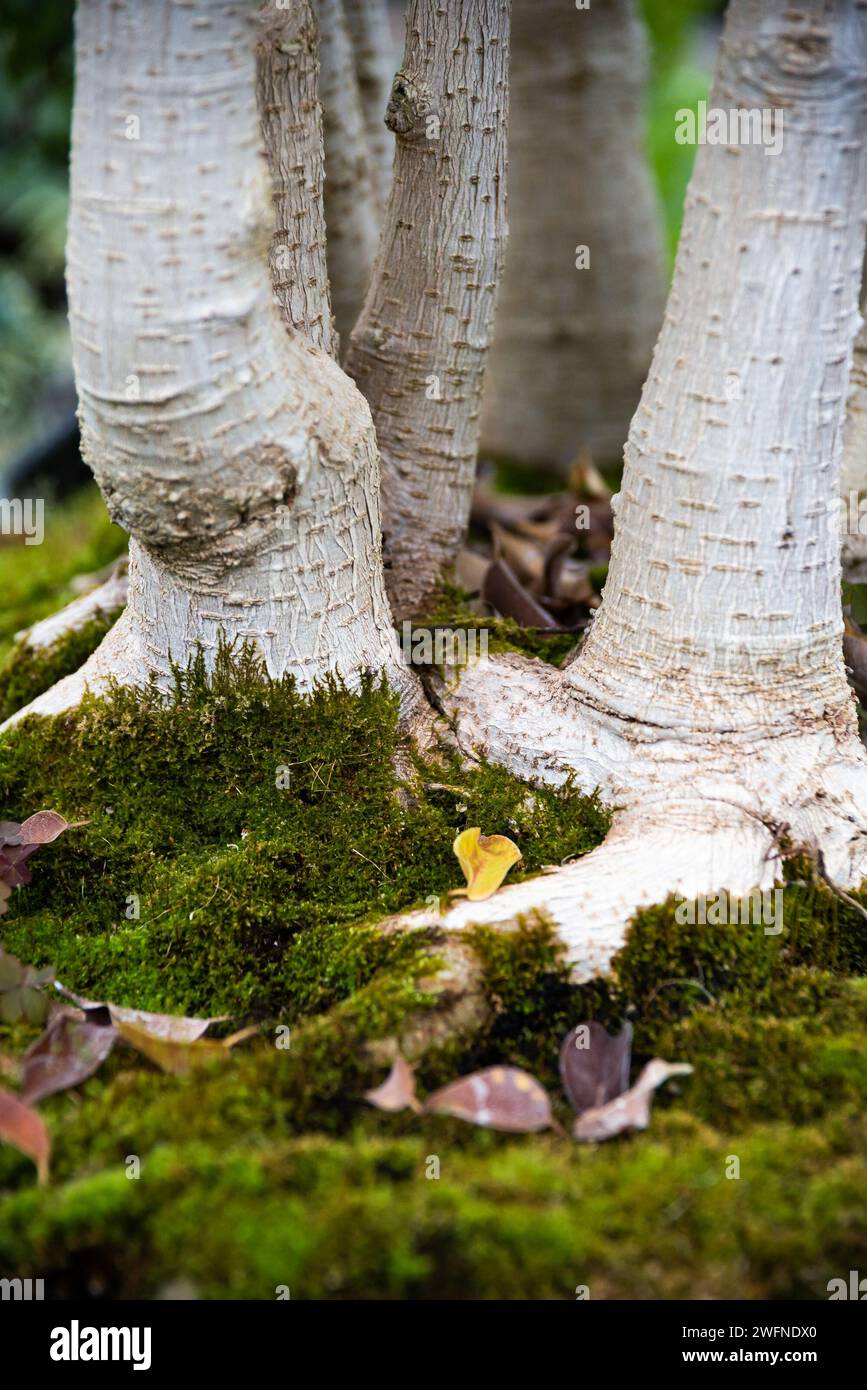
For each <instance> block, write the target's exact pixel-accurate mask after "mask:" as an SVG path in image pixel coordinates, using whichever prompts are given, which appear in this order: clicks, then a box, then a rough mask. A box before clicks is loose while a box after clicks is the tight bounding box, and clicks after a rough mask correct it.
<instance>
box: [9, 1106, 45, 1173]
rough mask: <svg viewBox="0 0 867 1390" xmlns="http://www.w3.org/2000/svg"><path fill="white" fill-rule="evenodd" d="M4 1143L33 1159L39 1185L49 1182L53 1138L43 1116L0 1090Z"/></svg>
mask: <svg viewBox="0 0 867 1390" xmlns="http://www.w3.org/2000/svg"><path fill="white" fill-rule="evenodd" d="M0 1140H2V1141H3V1143H6V1144H12V1145H13V1146H14V1147H15V1148H16V1149H18V1150H19V1151H20V1152H21V1153H23V1154H26V1155H27V1157H28V1158H32V1159H33V1162H34V1163H35V1164H36V1172H37V1174H38V1176H39V1181H40V1182H41V1183H44V1182H47V1181H48V1159H49V1155H50V1153H51V1136H50V1135H49V1133H48V1130H47V1129H46V1127H45V1122H44V1120H43V1119H42V1117H41V1115H37V1113H36V1111H35V1110H31V1108H30V1106H29V1105H25V1103H24V1101H23V1100H19V1099H18V1097H17V1096H13V1094H12V1092H11V1091H3V1090H0Z"/></svg>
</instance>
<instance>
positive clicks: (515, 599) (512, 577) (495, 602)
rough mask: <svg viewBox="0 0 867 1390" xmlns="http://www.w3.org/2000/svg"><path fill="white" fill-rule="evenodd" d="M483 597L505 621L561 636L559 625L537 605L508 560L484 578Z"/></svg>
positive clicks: (498, 563) (495, 565) (492, 567)
mask: <svg viewBox="0 0 867 1390" xmlns="http://www.w3.org/2000/svg"><path fill="white" fill-rule="evenodd" d="M482 597H483V598H484V599H485V601H486V602H487V603H489V604H490V605H491V607H492V608H494V609H496V611H497V612H498V613H499V614H501V616H502V617H504V618H514V619H515V621H516V622H518V623H520V624H521V627H531V628H540V629H542V630H543V631H545V632H551V631H554V632H558V631H559V630H560V624H559V623H558V622H557V621H556V619H554V618H552V617H551V614H550V613H549V612H548V611H547V609H545V608H543V607H542V605H541V604H540V603H537V601H536V599H535V598H534V597H533V595H532V594H530V593H528V592H527V590H526V589H525V588H524V586H523V584H521V582H520V581H519V579H518V577H517V575H516V574H515V572H514V570H513V569H512V568H511V567H510V566H509V565H507V564H506V562H505V560H494V561H493V562H492V563H491V565H490V567H489V568H488V572H487V574H486V575H485V580H484V584H483V585H482Z"/></svg>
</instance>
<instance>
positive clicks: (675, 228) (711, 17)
mask: <svg viewBox="0 0 867 1390" xmlns="http://www.w3.org/2000/svg"><path fill="white" fill-rule="evenodd" d="M639 8H640V10H641V14H642V18H643V19H644V22H645V24H646V25H647V29H648V34H649V38H650V89H649V92H648V102H647V144H648V155H649V158H650V162H651V164H652V166H653V171H654V174H655V176H656V181H657V186H658V188H659V196H660V202H661V206H662V213H663V217H664V227H665V230H664V235H665V246H666V251H667V253H668V258H669V263H670V264H672V265H673V263H674V254H675V251H676V250H677V240H678V237H679V235H680V223H681V217H682V214H683V200H684V197H685V196H686V188H687V184H688V183H689V177H690V174H691V173H692V164H693V160H694V158H695V149H694V147H693V146H690V145H678V144H677V142H676V141H675V138H674V131H675V112H676V111H678V110H680V109H681V108H682V107H693V108H694V107H695V105H696V103H697V102H699V101H701V100H704V99H706V98H707V95H708V91H709V89H710V80H711V65H712V62H713V54H714V47H715V40H716V32H715V28H714V21H716V24H717V25H718V23H719V19H720V16H721V12H722V10H723V9H724V5H722V4H720V3H719V2H718V0H640V5H639Z"/></svg>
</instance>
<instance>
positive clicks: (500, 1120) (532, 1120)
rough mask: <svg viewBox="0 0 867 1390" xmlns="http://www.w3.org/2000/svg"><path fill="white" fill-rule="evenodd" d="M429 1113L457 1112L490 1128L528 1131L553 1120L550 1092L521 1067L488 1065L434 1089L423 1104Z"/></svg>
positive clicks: (518, 1132)
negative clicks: (447, 1084)
mask: <svg viewBox="0 0 867 1390" xmlns="http://www.w3.org/2000/svg"><path fill="white" fill-rule="evenodd" d="M422 1109H423V1111H424V1113H425V1114H427V1115H454V1116H456V1117H457V1119H459V1120H468V1121H469V1122H470V1124H474V1125H484V1126H485V1127H486V1128H487V1129H502V1130H509V1131H511V1132H513V1133H516V1134H527V1133H530V1132H532V1131H536V1130H540V1129H548V1128H550V1126H551V1125H552V1123H553V1116H552V1114H551V1102H550V1101H549V1099H548V1095H547V1092H546V1091H545V1089H544V1088H543V1087H542V1086H541V1085H540V1084H539V1082H538V1081H537V1080H536V1078H535V1077H534V1076H531V1075H530V1074H529V1072H526V1071H521V1069H520V1068H519V1067H487V1068H486V1069H485V1070H484V1071H477V1072H473V1073H471V1075H470V1076H462V1077H461V1078H460V1079H459V1080H458V1081H453V1082H452V1083H451V1084H450V1085H449V1086H443V1087H442V1089H441V1090H439V1091H434V1093H433V1095H430V1096H428V1098H427V1100H426V1101H425V1103H424V1105H423V1107H422Z"/></svg>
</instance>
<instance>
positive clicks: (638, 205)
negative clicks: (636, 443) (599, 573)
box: [482, 0, 665, 474]
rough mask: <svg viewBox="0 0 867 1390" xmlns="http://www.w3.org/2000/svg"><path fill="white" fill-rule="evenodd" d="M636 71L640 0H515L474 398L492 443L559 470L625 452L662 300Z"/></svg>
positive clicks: (640, 65)
mask: <svg viewBox="0 0 867 1390" xmlns="http://www.w3.org/2000/svg"><path fill="white" fill-rule="evenodd" d="M646 77H647V55H646V52H645V42H644V33H643V29H642V25H641V23H640V21H639V19H638V15H637V13H636V4H635V0H593V3H592V5H591V6H590V7H589V8H588V9H584V10H577V9H576V8H575V6H574V5H572V4H569V3H564V0H513V6H512V64H511V73H510V85H511V115H510V118H509V221H510V232H509V248H508V252H507V255H506V268H505V271H504V274H503V285H502V290H501V293H500V303H499V308H498V311H497V324H496V331H495V334H494V343H493V347H492V349H491V360H490V364H489V368H488V373H487V377H486V386H485V399H484V408H483V412H482V445H483V448H484V449H485V450H486V451H490V452H492V453H493V454H496V455H498V456H501V457H507V458H510V459H516V460H518V461H520V462H522V463H525V464H531V465H532V464H544V465H546V466H547V467H549V468H551V469H555V470H559V471H561V472H562V473H564V474H565V473H567V472H568V469H569V467H570V465H572V464H573V463H574V461H575V459H576V456H577V454H578V452H579V450H580V449H582V448H586V449H589V450H590V452H591V453H592V455H593V457H594V458H596V459H597V460H600V461H602V462H610V461H615V460H618V461H619V459H620V457H621V454H622V450H623V444H624V441H625V439H626V434H627V430H628V428H629V421H630V419H631V417H632V414H633V412H634V410H635V407H636V405H637V404H638V398H639V395H640V392H641V387H642V384H643V382H644V378H645V376H646V375H647V369H648V367H649V365H650V358H651V354H652V352H653V344H654V342H655V341H656V335H657V333H658V332H659V328H660V325H661V323H662V314H663V309H664V306H665V271H664V266H663V255H662V246H661V237H660V217H659V209H658V206H657V199H656V194H655V190H654V188H653V186H652V178H651V173H650V169H649V166H648V161H647V154H646V150H645V147H644V135H645V130H644V101H645V94H646V93H645V89H646ZM583 248H586V251H585V249H583ZM588 257H589V264H586V263H585V262H586V261H587V258H588ZM576 261H580V262H581V268H580V269H579V268H577V266H576Z"/></svg>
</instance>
